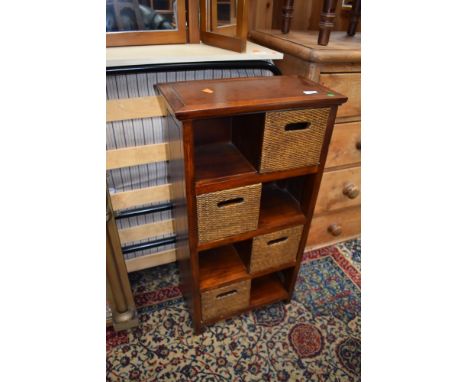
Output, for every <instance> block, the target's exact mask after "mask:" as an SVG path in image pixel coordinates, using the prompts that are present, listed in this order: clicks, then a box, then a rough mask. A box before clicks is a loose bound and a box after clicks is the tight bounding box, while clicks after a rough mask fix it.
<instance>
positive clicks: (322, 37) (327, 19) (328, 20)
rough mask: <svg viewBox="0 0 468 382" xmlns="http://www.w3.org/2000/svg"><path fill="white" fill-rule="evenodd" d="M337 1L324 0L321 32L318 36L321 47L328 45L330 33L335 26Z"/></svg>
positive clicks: (320, 25)
mask: <svg viewBox="0 0 468 382" xmlns="http://www.w3.org/2000/svg"><path fill="white" fill-rule="evenodd" d="M336 2H337V0H323V7H322V12H321V13H320V24H319V27H320V32H319V36H318V44H319V45H328V41H329V40H330V32H331V30H332V29H333V27H334V26H335V17H336V13H335V10H336Z"/></svg>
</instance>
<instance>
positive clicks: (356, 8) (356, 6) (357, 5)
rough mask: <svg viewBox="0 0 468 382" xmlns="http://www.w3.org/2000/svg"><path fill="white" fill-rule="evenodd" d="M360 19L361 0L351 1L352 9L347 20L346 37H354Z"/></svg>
mask: <svg viewBox="0 0 468 382" xmlns="http://www.w3.org/2000/svg"><path fill="white" fill-rule="evenodd" d="M360 18H361V0H354V1H353V9H352V11H351V16H350V18H349V25H348V32H347V33H348V36H354V35H355V34H356V30H357V26H358V24H359V19H360Z"/></svg>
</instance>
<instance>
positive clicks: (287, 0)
mask: <svg viewBox="0 0 468 382" xmlns="http://www.w3.org/2000/svg"><path fill="white" fill-rule="evenodd" d="M283 2H284V4H283V9H282V11H283V12H282V17H281V32H282V33H284V34H286V33H289V29H290V28H291V19H292V17H293V11H294V0H283Z"/></svg>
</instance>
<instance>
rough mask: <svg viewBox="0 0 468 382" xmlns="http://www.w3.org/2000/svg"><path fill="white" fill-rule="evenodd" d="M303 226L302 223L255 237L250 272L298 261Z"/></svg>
mask: <svg viewBox="0 0 468 382" xmlns="http://www.w3.org/2000/svg"><path fill="white" fill-rule="evenodd" d="M303 227H304V226H302V225H300V226H296V227H291V228H286V229H283V230H281V231H277V232H272V233H269V234H266V235H261V236H257V237H255V238H254V239H253V244H252V256H251V258H250V265H249V272H250V273H256V272H261V271H263V270H265V269H269V268H273V267H277V266H280V265H283V264H286V263H290V262H292V261H296V255H297V250H298V248H299V242H300V240H301V234H302V228H303Z"/></svg>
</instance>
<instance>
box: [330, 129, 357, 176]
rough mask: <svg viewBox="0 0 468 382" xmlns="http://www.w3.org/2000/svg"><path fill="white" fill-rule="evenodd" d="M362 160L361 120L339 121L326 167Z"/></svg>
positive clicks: (334, 130) (355, 162)
mask: <svg viewBox="0 0 468 382" xmlns="http://www.w3.org/2000/svg"><path fill="white" fill-rule="evenodd" d="M360 162H361V122H350V123H337V124H335V128H334V129H333V135H332V138H331V142H330V147H329V149H328V156H327V162H326V164H325V168H331V167H338V166H344V165H348V164H357V163H360Z"/></svg>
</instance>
